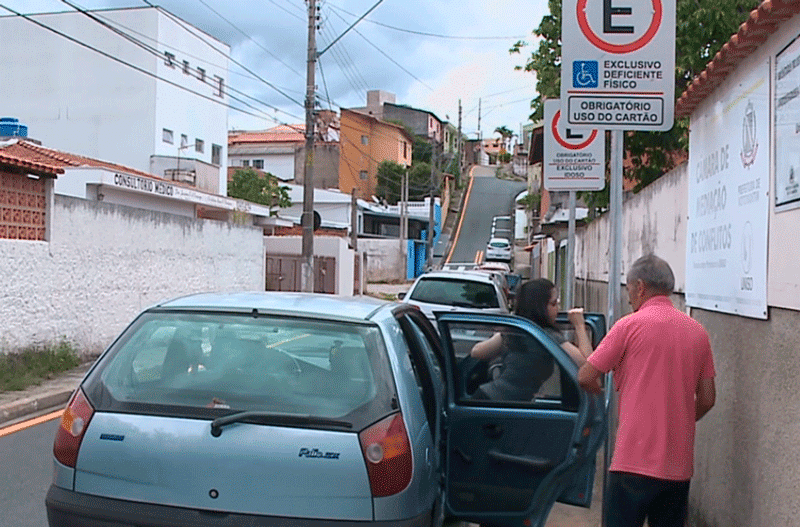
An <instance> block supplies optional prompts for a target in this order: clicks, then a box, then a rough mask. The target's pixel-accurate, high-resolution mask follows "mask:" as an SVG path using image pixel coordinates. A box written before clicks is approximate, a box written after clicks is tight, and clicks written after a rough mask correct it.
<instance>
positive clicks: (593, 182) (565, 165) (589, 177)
mask: <svg viewBox="0 0 800 527" xmlns="http://www.w3.org/2000/svg"><path fill="white" fill-rule="evenodd" d="M573 74H574V71H573ZM605 154H606V139H605V133H604V132H603V131H601V130H596V129H591V128H585V127H574V126H572V125H568V124H567V123H566V120H565V119H562V118H561V101H560V100H559V99H550V100H547V101H545V103H544V163H543V165H544V166H543V172H544V188H545V189H547V190H552V191H564V190H603V188H604V187H605V184H606V176H605V165H606V164H605Z"/></svg>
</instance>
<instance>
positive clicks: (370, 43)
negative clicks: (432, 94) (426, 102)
mask: <svg viewBox="0 0 800 527" xmlns="http://www.w3.org/2000/svg"><path fill="white" fill-rule="evenodd" d="M334 14H335V15H336V16H338V17H339V18H341V19H342V21H344V22H346V20H344V18H342V16H341V15H340V14H339V13H336V12H335V11H334ZM353 31H355V32H356V34H358V36H360V37H361V38H363V39H364V40H365V41H366V42H367V44H369V45H370V46H372V47H373V48H375V49H377V50H378V52H380V53H381V55H383V56H384V57H386V58H387V59H389V60H390V61H391V62H392V63H393V64H394V65H395V66H397V67H398V68H400V69H401V70H403V71H404V72H406V73H408V74H409V75H410V76H411V77H412V78H414V80H416V81H417V82H419V83H420V84H422V85H423V86H425V87H426V88H428V89H429V90H430V91H434V89H433V88H431V87H430V86H428V85H427V84H426V83H425V81H423V80H422V79H420V78H419V77H417V76H416V75H414V74H413V73H411V72H410V71H408V70H407V69H406V68H404V67H403V66H402V65H400V63H399V62H397V61H396V60H394V59H393V58H392V57H390V56H389V55H388V54H387V53H386V52H384V51H383V50H382V49H381V48H379V47H378V46H376V45H375V44H373V43H372V42H371V41H370V40H369V39H368V38H367V37H365V36H364V35H363V34H362V33H361V32H360V31H359V30H357V29H355V28H353Z"/></svg>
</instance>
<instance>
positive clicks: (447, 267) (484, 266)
mask: <svg viewBox="0 0 800 527" xmlns="http://www.w3.org/2000/svg"><path fill="white" fill-rule="evenodd" d="M442 270H443V271H482V272H486V273H492V274H494V275H496V276H497V278H498V279H499V280H500V283H501V284H502V286H503V291H504V292H505V294H506V298H508V300H509V303H511V304H513V303H514V299H515V297H516V291H517V287H518V286H519V284H520V282H521V281H522V277H521V276H520V275H518V274H516V273H512V272H511V268H510V266H509V265H508V263H506V262H483V263H467V262H462V263H458V262H453V263H446V264H444V265H442Z"/></svg>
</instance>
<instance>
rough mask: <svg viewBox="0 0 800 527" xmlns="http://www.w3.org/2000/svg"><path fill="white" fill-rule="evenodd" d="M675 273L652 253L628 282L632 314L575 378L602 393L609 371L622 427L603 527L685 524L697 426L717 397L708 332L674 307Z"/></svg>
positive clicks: (635, 268) (636, 266)
mask: <svg viewBox="0 0 800 527" xmlns="http://www.w3.org/2000/svg"><path fill="white" fill-rule="evenodd" d="M674 287H675V276H674V275H673V273H672V269H670V267H669V264H668V263H667V262H665V261H664V260H662V259H661V258H659V257H657V256H655V255H648V256H643V257H642V258H639V259H638V260H636V262H634V264H633V265H632V266H631V269H630V271H629V272H628V277H627V289H628V299H629V301H630V304H631V306H632V307H633V310H634V313H631V314H630V315H628V316H626V317H623V318H622V319H620V320H619V321H618V322H617V323H616V324H614V326H613V327H612V328H611V331H609V332H608V335H606V337H605V338H604V339H603V341H602V342H601V343H600V345H599V346H598V347H597V349H596V350H595V351H594V352H593V353H592V354H591V355H590V356H589V358H588V359H587V362H586V364H584V365H583V366H582V367H581V369H580V371H579V373H578V380H579V382H580V384H581V386H582V387H583V388H584V389H585V390H587V391H590V392H599V391H600V385H599V378H600V376H601V375H602V374H603V373H605V372H608V371H609V370H614V383H615V386H616V389H617V391H618V392H619V427H618V429H617V441H616V445H615V447H614V456H613V459H612V461H611V466H610V467H609V472H610V474H609V479H608V488H607V489H606V494H605V513H604V514H605V519H606V525H607V527H623V526H624V527H628V526H631V527H633V526H635V527H641V526H642V525H643V524H644V520H645V518H647V522H648V525H649V526H650V527H666V526H670V527H672V526H674V527H683V526H684V524H685V522H686V516H687V505H688V499H689V479H690V478H691V477H692V472H693V467H694V432H695V421H697V420H698V419H700V418H701V417H703V416H704V415H705V414H706V412H708V411H709V410H710V409H711V407H712V406H714V401H715V399H716V388H715V386H714V375H715V372H714V359H713V357H712V355H711V344H710V342H709V339H708V333H706V330H705V329H704V328H703V326H701V325H700V323H699V322H697V321H695V320H694V319H692V318H691V317H689V316H688V315H686V314H684V313H682V312H681V311H679V310H677V309H675V307H673V305H672V302H671V301H670V299H669V296H670V295H671V294H672V290H673V289H674Z"/></svg>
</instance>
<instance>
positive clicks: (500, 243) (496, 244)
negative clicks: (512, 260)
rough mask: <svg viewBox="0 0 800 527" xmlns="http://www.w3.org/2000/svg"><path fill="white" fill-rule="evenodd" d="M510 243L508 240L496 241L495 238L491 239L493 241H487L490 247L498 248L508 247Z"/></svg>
mask: <svg viewBox="0 0 800 527" xmlns="http://www.w3.org/2000/svg"><path fill="white" fill-rule="evenodd" d="M510 245H511V244H510V243H509V242H504V241H497V240H495V241H493V242H490V243H489V246H491V247H497V248H498V249H506V248H507V247H509V246H510Z"/></svg>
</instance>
